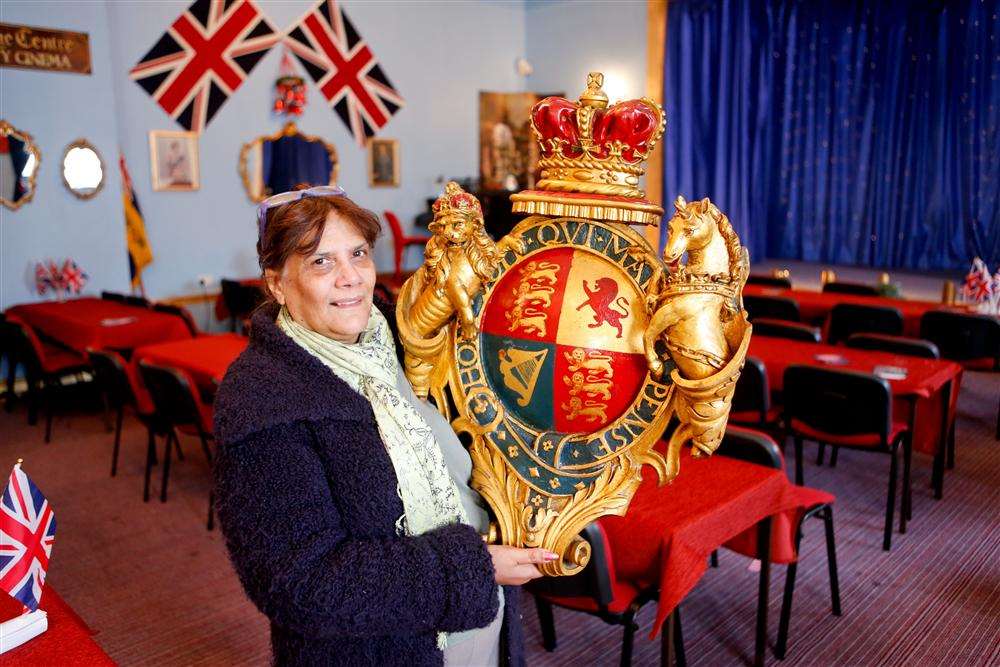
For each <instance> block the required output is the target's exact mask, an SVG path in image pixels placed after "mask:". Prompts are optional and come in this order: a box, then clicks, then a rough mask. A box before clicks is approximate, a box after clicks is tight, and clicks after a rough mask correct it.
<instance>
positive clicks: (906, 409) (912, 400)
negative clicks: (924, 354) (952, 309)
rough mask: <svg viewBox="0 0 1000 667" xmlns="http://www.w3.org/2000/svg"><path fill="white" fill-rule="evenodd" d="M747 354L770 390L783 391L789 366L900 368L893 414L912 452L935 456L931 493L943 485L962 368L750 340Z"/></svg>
mask: <svg viewBox="0 0 1000 667" xmlns="http://www.w3.org/2000/svg"><path fill="white" fill-rule="evenodd" d="M747 354H749V355H750V356H752V357H756V358H758V359H760V360H761V361H763V362H764V366H765V368H766V370H767V380H768V383H769V384H770V386H771V390H772V391H780V390H781V389H782V385H783V381H784V374H785V369H786V368H788V367H789V366H791V365H792V364H803V365H807V366H818V367H827V368H833V369H844V370H852V371H859V372H862V373H874V370H875V367H876V366H898V367H901V368H905V369H906V371H907V374H906V377H905V378H902V379H898V380H895V379H891V380H888V382H889V388H890V390H891V391H892V396H893V412H894V415H895V416H896V417H897V418H900V419H903V420H905V421H908V422H909V424H910V428H911V430H912V433H913V451H915V452H921V453H924V454H930V455H932V456H934V458H935V461H934V463H935V466H934V469H935V495H937V497H940V495H941V485H942V483H943V475H944V471H943V463H944V450H945V447H944V445H945V444H946V443H947V442H948V432H949V430H950V427H951V422H952V420H953V418H954V414H955V403H956V401H957V400H958V391H959V387H960V385H961V383H962V367H961V366H960V365H958V364H957V363H955V362H953V361H946V360H939V359H923V358H920V357H911V356H904V355H899V354H891V353H889V352H878V351H873V350H859V349H855V348H849V347H843V346H834V345H821V344H817V343H805V342H800V341H794V340H788V339H785V338H770V337H767V336H754V337H753V338H751V339H750V349H749V350H748V352H747ZM816 355H836V356H838V357H841V358H842V359H843V360H844V361H845V362H846V363H843V364H840V365H830V364H825V363H823V362H821V361H820V360H818V359H817V358H816Z"/></svg>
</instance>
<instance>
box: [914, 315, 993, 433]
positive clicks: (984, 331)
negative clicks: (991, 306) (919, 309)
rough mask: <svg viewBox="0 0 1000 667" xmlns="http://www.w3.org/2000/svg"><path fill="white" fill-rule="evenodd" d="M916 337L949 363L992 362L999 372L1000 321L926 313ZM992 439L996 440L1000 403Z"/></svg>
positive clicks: (922, 317) (987, 316)
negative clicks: (928, 344)
mask: <svg viewBox="0 0 1000 667" xmlns="http://www.w3.org/2000/svg"><path fill="white" fill-rule="evenodd" d="M920 337H921V338H926V339H927V340H929V341H932V342H933V343H934V344H935V345H937V346H938V349H939V350H941V356H942V357H943V358H945V359H951V360H953V361H977V360H979V359H990V358H992V359H993V370H994V371H1000V320H998V319H997V318H995V317H991V316H989V315H978V314H973V313H953V312H949V311H945V310H929V311H927V312H926V313H924V314H923V316H921V318H920ZM996 439H997V440H1000V401H998V403H997V426H996Z"/></svg>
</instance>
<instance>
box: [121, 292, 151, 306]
mask: <svg viewBox="0 0 1000 667" xmlns="http://www.w3.org/2000/svg"><path fill="white" fill-rule="evenodd" d="M125 303H126V304H128V305H130V306H138V307H139V308H149V299H147V298H146V297H144V296H136V295H134V294H126V295H125Z"/></svg>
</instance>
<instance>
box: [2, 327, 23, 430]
mask: <svg viewBox="0 0 1000 667" xmlns="http://www.w3.org/2000/svg"><path fill="white" fill-rule="evenodd" d="M19 340H20V333H19V332H18V331H17V329H16V327H15V325H14V324H12V323H10V322H8V321H7V316H6V314H4V313H0V366H2V365H3V363H4V362H6V364H7V374H6V375H5V376H4V391H3V395H4V410H5V411H6V412H10V411H11V410H13V408H14V400H15V399H16V398H17V396H16V395H15V393H14V386H15V382H16V380H17V367H18V365H19V364H20V363H21V362H20V361H19V360H18V355H17V351H18V341H19Z"/></svg>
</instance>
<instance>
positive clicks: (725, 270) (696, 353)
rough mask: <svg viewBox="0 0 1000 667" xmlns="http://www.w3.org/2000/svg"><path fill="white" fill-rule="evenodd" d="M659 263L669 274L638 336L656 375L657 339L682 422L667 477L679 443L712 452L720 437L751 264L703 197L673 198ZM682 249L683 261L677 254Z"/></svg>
mask: <svg viewBox="0 0 1000 667" xmlns="http://www.w3.org/2000/svg"><path fill="white" fill-rule="evenodd" d="M667 225H668V236H667V243H666V246H665V247H664V249H663V262H664V264H665V265H666V267H667V273H666V274H665V275H661V276H660V279H659V280H658V281H657V282H658V283H659V285H658V291H655V292H653V293H652V294H651V295H650V296H649V297H648V300H649V305H650V310H654V309H655V312H654V313H653V316H652V317H651V318H650V321H649V325H648V326H647V328H646V331H645V333H644V336H643V342H644V346H645V353H646V361H647V363H648V365H649V370H650V372H651V373H652V374H653V375H655V376H657V377H660V376H662V374H663V369H664V363H663V360H662V359H661V352H660V350H659V349H658V347H657V343H658V342H661V341H662V343H663V347H664V348H665V349H666V352H667V354H669V356H670V357H671V358H672V359H673V362H674V365H675V366H676V368H675V370H674V371H673V372H672V374H671V378H672V379H673V381H674V385H675V389H674V397H673V402H674V406H673V407H674V411H675V412H676V414H677V416H678V417H679V418H680V424H679V425H678V427H677V429H676V430H675V431H674V433H673V435H672V436H671V438H670V442H669V445H668V448H667V470H666V471H665V473H666V479H671V478H672V477H673V476H674V475H675V474H676V472H677V470H678V456H679V452H680V446H681V444H683V443H684V442H686V441H688V440H690V441H691V443H692V445H693V446H694V448H695V454H698V453H699V452H703V453H706V454H711V453H712V452H713V451H715V449H716V448H717V447H718V446H719V443H720V442H721V441H722V435H723V432H724V430H725V425H726V418H727V416H728V414H729V404H730V402H731V401H732V394H733V390H734V389H735V386H736V380H737V379H738V378H739V374H740V370H741V369H742V368H743V361H744V359H745V358H746V348H747V345H748V344H749V342H750V331H751V327H750V324H749V322H747V314H746V311H745V310H743V299H742V290H743V285H744V284H745V283H746V279H747V275H748V274H749V271H750V261H749V256H748V254H747V250H746V248H744V247H743V246H742V245H740V241H739V238H738V237H737V236H736V232H735V231H734V230H733V227H732V225H730V224H729V219H728V218H727V217H726V216H725V215H724V214H723V213H722V212H721V211H720V210H719V209H718V208H717V207H716V206H715V204H713V203H712V202H711V201H709V199H708V198H705V199H702V200H701V201H695V202H691V203H688V202H687V201H685V200H684V197H680V196H679V197H677V200H676V201H675V202H674V215H673V217H671V218H670V221H669V222H668V223H667ZM685 255H687V264H683V263H682V261H681V260H682V258H683V257H684V256H685Z"/></svg>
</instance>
